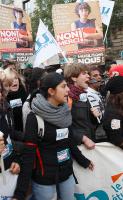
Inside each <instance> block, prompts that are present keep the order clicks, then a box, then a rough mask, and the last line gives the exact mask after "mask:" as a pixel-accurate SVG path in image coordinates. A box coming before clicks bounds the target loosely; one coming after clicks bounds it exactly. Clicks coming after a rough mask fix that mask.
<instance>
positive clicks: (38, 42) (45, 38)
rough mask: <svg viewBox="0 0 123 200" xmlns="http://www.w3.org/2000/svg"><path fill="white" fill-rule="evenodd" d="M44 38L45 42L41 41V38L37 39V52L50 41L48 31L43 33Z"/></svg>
mask: <svg viewBox="0 0 123 200" xmlns="http://www.w3.org/2000/svg"><path fill="white" fill-rule="evenodd" d="M42 38H43V39H44V41H43V42H41V41H40V38H38V39H37V40H36V45H35V51H36V53H38V52H39V51H40V49H41V48H42V47H43V46H45V45H46V44H47V43H48V42H49V37H48V36H47V34H46V33H44V34H43V35H42Z"/></svg>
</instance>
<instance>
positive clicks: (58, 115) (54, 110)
mask: <svg viewBox="0 0 123 200" xmlns="http://www.w3.org/2000/svg"><path fill="white" fill-rule="evenodd" d="M68 91H69V89H68V87H67V84H66V81H65V80H64V77H63V76H62V75H60V74H58V73H55V72H53V73H49V74H48V75H46V76H45V77H44V79H43V80H42V84H41V88H40V93H39V94H37V95H36V97H35V98H33V100H32V102H31V108H32V112H30V113H29V115H28V116H27V121H26V126H25V142H26V144H27V146H28V148H31V153H28V155H27V157H25V162H26V160H27V158H30V162H32V161H34V160H36V163H35V164H36V167H35V169H34V170H33V175H32V180H33V183H32V197H31V199H35V200H41V199H42V200H51V199H53V198H54V196H56V190H57V188H58V191H59V192H58V194H60V199H61V200H68V198H69V199H70V200H74V186H75V180H74V177H73V167H72V157H74V158H75V159H76V161H77V162H78V163H79V164H80V165H81V166H83V167H84V168H89V169H91V170H93V167H94V166H93V163H92V162H91V161H90V160H88V159H87V158H85V157H84V156H83V155H82V153H81V152H80V151H79V149H78V148H77V146H76V145H75V144H74V141H73V140H72V138H71V137H70V130H69V126H70V125H71V122H72V117H71V113H70V110H69V108H68V105H67V98H68ZM35 114H36V115H38V116H39V117H41V118H42V119H43V120H44V136H43V137H42V136H41V135H38V123H37V119H36V116H35ZM35 146H36V147H37V149H38V152H39V153H38V155H39V154H40V156H39V157H40V158H37V157H36V153H35V152H36V150H35V148H33V147H35ZM24 166H25V167H26V169H27V170H28V172H27V173H28V175H27V176H26V177H29V173H30V175H31V173H32V168H33V165H31V164H30V163H29V162H28V163H27V162H26V165H24ZM23 176H24V179H25V175H23ZM26 181H27V180H26ZM25 185H28V184H25Z"/></svg>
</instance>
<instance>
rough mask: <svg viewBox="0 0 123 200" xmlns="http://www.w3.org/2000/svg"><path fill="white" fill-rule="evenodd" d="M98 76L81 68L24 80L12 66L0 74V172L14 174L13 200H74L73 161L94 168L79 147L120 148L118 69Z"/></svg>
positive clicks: (121, 75)
mask: <svg viewBox="0 0 123 200" xmlns="http://www.w3.org/2000/svg"><path fill="white" fill-rule="evenodd" d="M52 69H53V68H52ZM59 72H60V73H59ZM103 75H105V77H106V78H105V77H103V76H102V72H101V70H100V67H99V66H91V67H87V66H84V65H82V64H80V63H77V64H75V63H73V64H67V65H65V66H64V67H63V69H62V71H61V70H58V71H57V72H56V71H53V72H48V70H46V69H40V68H32V69H31V70H30V72H29V71H28V73H26V72H25V73H23V75H22V74H20V73H18V72H17V71H16V69H15V68H14V67H13V66H12V65H11V64H10V65H8V66H6V69H0V131H1V132H2V133H3V136H0V155H1V157H3V161H4V166H5V170H8V169H9V170H10V172H11V173H12V174H13V175H14V174H18V179H17V184H16V189H15V191H14V194H13V197H12V198H11V199H12V200H25V199H29V200H51V199H54V200H55V199H60V200H68V197H69V199H70V200H74V188H75V184H76V183H77V180H76V174H74V170H73V159H75V160H76V161H77V162H78V164H79V165H80V166H82V167H84V168H87V170H92V171H93V170H94V166H95V164H94V163H93V160H89V159H88V158H86V157H85V156H84V155H83V154H82V152H81V151H80V150H79V148H78V145H81V144H83V145H84V146H85V147H86V148H87V149H89V150H93V149H94V148H95V143H97V142H104V141H108V142H111V143H112V144H114V145H116V146H118V147H120V148H121V149H123V66H122V65H117V64H113V65H111V66H110V68H109V69H108V71H107V72H104V73H103ZM107 77H108V78H107ZM3 155H4V156H3ZM1 172H2V169H1V165H0V173H1ZM29 188H31V191H29Z"/></svg>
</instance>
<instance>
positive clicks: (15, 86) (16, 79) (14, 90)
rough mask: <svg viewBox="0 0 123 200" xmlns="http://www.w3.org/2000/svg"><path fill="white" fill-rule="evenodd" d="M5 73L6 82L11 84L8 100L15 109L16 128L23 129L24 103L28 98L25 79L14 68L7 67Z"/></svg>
mask: <svg viewBox="0 0 123 200" xmlns="http://www.w3.org/2000/svg"><path fill="white" fill-rule="evenodd" d="M4 73H5V76H6V80H5V83H8V85H9V88H8V95H7V101H8V103H9V104H10V106H11V108H12V109H13V117H14V124H15V129H16V130H18V131H22V130H23V123H22V105H23V103H24V102H25V100H26V98H27V94H26V90H25V85H24V79H23V77H21V76H20V74H19V73H18V72H17V71H16V70H14V69H12V68H7V69H5V70H4Z"/></svg>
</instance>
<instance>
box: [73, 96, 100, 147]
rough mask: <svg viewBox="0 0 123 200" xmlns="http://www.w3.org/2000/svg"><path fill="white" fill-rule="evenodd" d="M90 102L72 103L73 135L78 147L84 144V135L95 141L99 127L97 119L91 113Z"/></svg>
mask: <svg viewBox="0 0 123 200" xmlns="http://www.w3.org/2000/svg"><path fill="white" fill-rule="evenodd" d="M90 109H91V107H90V104H89V102H88V100H87V101H86V102H82V101H73V103H72V109H71V114H72V126H71V129H72V135H73V138H74V141H75V142H76V144H77V145H80V144H81V143H82V138H83V136H84V135H86V136H87V137H89V138H90V139H92V140H93V141H95V130H96V127H97V125H98V122H97V119H96V118H95V117H94V116H93V114H92V113H91V111H90Z"/></svg>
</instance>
